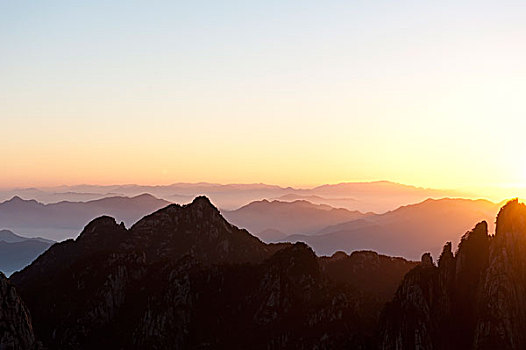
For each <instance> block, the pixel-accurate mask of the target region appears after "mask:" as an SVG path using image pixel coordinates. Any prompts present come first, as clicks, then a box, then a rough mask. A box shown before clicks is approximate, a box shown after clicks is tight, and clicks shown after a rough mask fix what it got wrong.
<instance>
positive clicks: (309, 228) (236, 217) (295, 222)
mask: <svg viewBox="0 0 526 350" xmlns="http://www.w3.org/2000/svg"><path fill="white" fill-rule="evenodd" d="M222 214H223V215H224V216H225V218H226V219H227V220H228V221H230V222H232V223H233V224H234V225H237V226H239V227H242V228H246V229H247V230H248V231H250V232H252V233H253V234H255V235H256V236H259V234H260V233H261V232H263V231H266V230H276V231H281V232H286V233H288V234H295V233H304V234H309V233H316V232H317V231H319V230H321V229H323V228H325V227H327V226H328V225H335V224H339V223H344V222H348V221H352V220H356V219H359V218H364V217H367V216H368V214H363V213H361V212H359V211H349V210H347V209H343V208H340V209H336V208H333V207H330V206H328V205H325V204H312V203H310V202H308V201H305V200H297V201H293V202H282V201H276V200H275V201H268V200H262V201H257V202H252V203H250V204H248V205H246V206H244V207H241V208H239V209H237V210H234V211H223V212H222ZM369 215H370V214H369Z"/></svg>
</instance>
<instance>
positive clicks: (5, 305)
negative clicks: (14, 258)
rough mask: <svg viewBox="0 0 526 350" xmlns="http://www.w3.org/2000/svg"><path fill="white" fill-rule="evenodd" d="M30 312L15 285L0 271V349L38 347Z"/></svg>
mask: <svg viewBox="0 0 526 350" xmlns="http://www.w3.org/2000/svg"><path fill="white" fill-rule="evenodd" d="M36 348H37V343H36V342H35V335H34V333H33V327H32V325H31V317H30V316H29V312H28V310H27V308H26V306H25V305H24V303H23V302H22V300H21V299H20V297H19V296H18V294H17V292H16V290H15V287H13V285H12V284H11V283H10V282H9V281H8V280H7V278H6V277H5V275H4V274H3V273H1V272H0V349H2V350H4V349H6V350H11V349H13V350H14V349H36Z"/></svg>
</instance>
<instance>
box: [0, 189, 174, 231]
mask: <svg viewBox="0 0 526 350" xmlns="http://www.w3.org/2000/svg"><path fill="white" fill-rule="evenodd" d="M168 204H169V202H167V201H165V200H162V199H157V198H155V197H153V196H152V195H149V194H142V195H139V196H136V197H131V198H129V197H108V198H103V199H98V200H93V201H87V202H67V201H63V202H58V203H52V204H43V203H40V202H37V201H36V200H24V199H22V198H20V197H18V196H15V197H13V198H12V199H10V200H8V201H5V202H3V203H0V227H3V228H6V229H9V230H13V231H15V232H18V233H22V234H24V235H26V236H41V237H45V238H48V239H52V240H56V241H60V240H63V239H65V238H71V237H76V236H77V235H78V233H79V232H80V231H81V230H82V228H83V227H84V226H85V225H86V224H87V223H88V222H89V221H91V220H92V219H93V218H95V217H97V216H101V215H112V216H114V217H115V218H117V220H119V221H122V222H124V223H125V224H126V225H132V224H133V223H135V222H136V221H137V220H139V219H140V218H141V217H143V216H144V215H146V214H149V213H151V212H153V211H155V210H157V209H159V208H162V207H164V206H166V205H168Z"/></svg>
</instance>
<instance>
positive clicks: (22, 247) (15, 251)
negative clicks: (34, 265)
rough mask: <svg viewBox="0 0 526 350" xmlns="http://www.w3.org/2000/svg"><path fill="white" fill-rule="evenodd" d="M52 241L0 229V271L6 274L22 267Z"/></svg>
mask: <svg viewBox="0 0 526 350" xmlns="http://www.w3.org/2000/svg"><path fill="white" fill-rule="evenodd" d="M53 243H55V242H53V241H51V240H47V239H43V238H27V237H22V236H19V235H16V234H14V233H13V232H11V231H9V230H0V272H3V273H4V274H6V275H7V276H9V275H10V274H11V273H13V272H15V271H18V270H21V269H23V268H24V267H25V266H27V265H29V264H30V263H31V262H32V261H33V260H35V259H36V257H38V256H39V255H40V254H42V253H43V252H44V251H46V249H48V248H49V247H50V246H51V245H52V244H53Z"/></svg>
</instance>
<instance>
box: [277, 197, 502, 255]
mask: <svg viewBox="0 0 526 350" xmlns="http://www.w3.org/2000/svg"><path fill="white" fill-rule="evenodd" d="M499 207H500V205H499V204H496V203H492V202H490V201H486V200H469V199H449V198H445V199H439V200H434V199H428V200H425V201H423V202H421V203H418V204H414V205H407V206H403V207H400V208H399V209H396V210H393V211H390V212H388V213H385V214H381V215H371V216H368V217H365V218H360V219H358V220H353V221H349V222H347V223H342V224H339V225H333V226H329V227H327V228H325V229H323V230H320V231H319V232H318V234H317V235H292V236H289V237H287V238H286V239H284V240H282V241H291V242H296V241H303V242H306V243H307V244H309V245H310V246H311V247H313V249H314V250H315V251H316V253H317V254H321V255H331V254H333V253H334V252H336V251H338V250H343V251H346V252H351V251H355V250H375V251H378V252H380V253H382V254H389V255H395V256H403V257H405V258H409V259H416V258H418V257H419V256H420V255H421V254H422V252H423V251H431V252H432V253H433V255H434V256H435V257H437V256H438V254H439V252H440V250H441V248H442V244H443V242H444V241H453V242H455V241H456V238H457V237H458V233H459V232H467V231H468V230H469V229H470V228H471V227H472V226H473V222H479V221H482V220H486V221H487V222H489V223H492V222H494V218H495V216H496V214H497V212H498V210H499Z"/></svg>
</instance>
